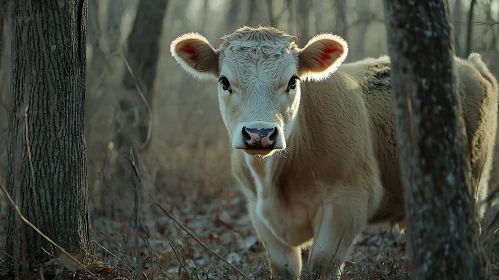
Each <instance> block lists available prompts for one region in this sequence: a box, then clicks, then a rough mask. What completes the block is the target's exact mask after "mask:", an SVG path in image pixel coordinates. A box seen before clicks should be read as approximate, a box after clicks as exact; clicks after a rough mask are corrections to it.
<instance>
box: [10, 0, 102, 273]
mask: <svg viewBox="0 0 499 280" xmlns="http://www.w3.org/2000/svg"><path fill="white" fill-rule="evenodd" d="M10 14H11V22H12V61H11V63H12V83H11V102H10V104H11V105H10V106H11V107H10V108H11V112H10V120H9V136H8V138H9V139H8V160H7V173H8V174H7V189H8V192H9V193H10V195H11V196H13V197H14V200H15V201H16V202H17V205H18V206H19V209H20V210H21V211H22V214H23V215H24V216H25V217H26V218H27V219H28V220H29V221H31V222H32V223H33V224H34V225H35V226H36V227H37V228H39V229H40V230H41V231H42V232H43V233H45V234H46V235H47V236H48V237H50V238H51V239H52V240H54V241H55V242H56V243H58V244H59V245H60V246H62V247H63V248H64V249H65V250H66V251H68V252H71V253H75V254H78V255H80V256H82V257H84V258H83V261H86V260H88V258H89V257H91V256H92V255H93V251H92V249H91V237H92V230H91V224H90V209H89V195H88V186H87V168H86V145H85V126H84V100H85V65H86V55H85V51H86V48H85V41H86V20H87V1H85V0H68V1H56V0H50V1H48V0H44V1H39V0H24V1H21V0H16V1H12V3H11V13H10ZM6 232H7V244H6V249H7V253H8V254H10V255H11V256H14V259H15V268H16V271H19V270H21V269H24V270H26V269H27V267H26V264H28V265H29V266H32V265H36V264H40V263H41V262H43V261H45V260H46V259H47V257H48V254H47V253H46V252H44V250H45V251H47V252H49V253H53V254H55V255H57V252H54V251H53V250H52V247H51V246H50V244H49V243H48V242H47V241H45V240H44V239H43V238H41V237H40V236H39V235H38V234H37V233H36V232H35V231H34V230H33V229H32V228H30V227H28V226H27V225H26V224H24V223H23V222H22V221H21V220H20V219H19V216H17V215H16V212H15V210H14V208H13V207H12V206H9V208H8V222H7V229H6Z"/></svg>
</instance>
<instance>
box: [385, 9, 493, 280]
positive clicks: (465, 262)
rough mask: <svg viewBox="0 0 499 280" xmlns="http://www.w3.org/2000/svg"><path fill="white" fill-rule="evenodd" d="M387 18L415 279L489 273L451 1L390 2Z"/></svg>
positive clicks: (472, 277)
mask: <svg viewBox="0 0 499 280" xmlns="http://www.w3.org/2000/svg"><path fill="white" fill-rule="evenodd" d="M385 16H386V22H387V28H388V30H387V31H388V46H389V47H388V51H389V54H390V56H391V59H392V71H391V73H392V74H391V77H392V86H393V90H392V93H393V96H394V99H393V100H394V106H395V117H396V126H397V143H399V145H398V149H399V157H400V158H401V159H403V160H401V161H400V165H401V170H402V176H403V185H404V196H405V209H406V213H407V231H406V233H407V234H406V236H407V242H408V247H409V250H408V254H409V257H410V259H411V260H412V274H413V277H412V278H413V279H484V278H483V274H482V273H483V272H482V271H481V270H480V259H479V258H478V253H477V252H478V251H477V242H478V241H477V240H478V239H477V238H478V232H477V227H476V225H477V224H476V221H477V219H476V208H475V207H474V206H473V205H474V204H473V203H472V201H473V199H472V192H471V182H470V164H469V155H468V151H467V149H466V148H465V147H466V136H465V134H464V133H465V132H464V131H465V130H464V123H463V119H462V116H461V104H460V100H459V97H458V95H457V94H456V87H455V86H456V80H455V77H454V75H453V70H454V60H453V55H454V48H453V45H452V31H451V26H450V23H449V19H448V7H447V2H446V1H436V0H433V1H406V0H386V1H385ZM429 46H431V47H429Z"/></svg>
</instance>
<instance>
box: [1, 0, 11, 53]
mask: <svg viewBox="0 0 499 280" xmlns="http://www.w3.org/2000/svg"><path fill="white" fill-rule="evenodd" d="M9 6H10V1H8V0H0V54H1V53H2V52H3V49H4V46H5V42H6V36H7V22H8V17H9ZM1 58H2V56H1V55H0V59H1ZM1 62H2V61H1V60H0V63H1Z"/></svg>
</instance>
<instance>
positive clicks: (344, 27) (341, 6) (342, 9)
mask: <svg viewBox="0 0 499 280" xmlns="http://www.w3.org/2000/svg"><path fill="white" fill-rule="evenodd" d="M364 5H367V4H364ZM335 10H336V34H338V35H340V36H341V37H342V38H343V39H345V41H347V42H348V22H347V1H346V0H336V7H335Z"/></svg>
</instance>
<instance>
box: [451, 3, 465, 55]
mask: <svg viewBox="0 0 499 280" xmlns="http://www.w3.org/2000/svg"><path fill="white" fill-rule="evenodd" d="M462 13H463V3H462V0H456V2H454V10H453V12H452V20H453V22H454V23H453V26H454V33H453V34H454V43H455V44H454V45H455V47H456V54H458V55H459V54H461V53H462V51H461V50H462V47H461V40H460V38H461V25H462V21H461V16H462Z"/></svg>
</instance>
